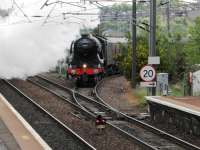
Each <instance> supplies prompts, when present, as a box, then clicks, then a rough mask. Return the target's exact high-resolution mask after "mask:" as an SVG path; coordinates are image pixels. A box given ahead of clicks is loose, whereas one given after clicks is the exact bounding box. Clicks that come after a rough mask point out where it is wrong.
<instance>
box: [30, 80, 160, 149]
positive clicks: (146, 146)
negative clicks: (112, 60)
mask: <svg viewBox="0 0 200 150" xmlns="http://www.w3.org/2000/svg"><path fill="white" fill-rule="evenodd" d="M36 77H38V78H40V79H42V80H45V81H47V82H49V83H50V84H53V85H55V86H57V87H59V88H61V89H64V90H66V91H67V92H70V93H71V94H72V96H73V99H74V101H75V102H76V103H77V105H78V108H79V109H81V110H83V111H84V112H85V113H87V115H89V116H90V117H92V118H93V119H95V118H96V115H95V114H93V113H91V112H90V111H88V110H87V109H86V108H85V107H84V106H82V105H81V104H80V103H79V100H78V98H77V97H81V98H84V99H85V100H87V99H90V100H89V101H92V102H94V103H98V104H100V105H102V106H104V107H105V108H107V109H110V108H109V107H107V106H106V105H104V104H101V103H99V102H97V101H95V100H93V99H91V98H88V97H85V96H84V95H82V94H80V93H78V92H77V91H75V90H72V89H70V88H67V87H64V86H62V85H60V84H57V83H56V82H54V81H51V80H49V79H47V78H46V77H42V76H36ZM28 80H29V81H31V82H32V83H34V84H36V85H38V86H40V87H42V88H45V89H46V90H48V91H49V92H51V93H52V94H56V96H58V97H60V98H61V99H63V100H65V99H66V98H64V97H62V96H60V95H59V94H57V93H56V92H54V91H52V90H49V89H48V88H46V87H44V86H42V85H40V84H39V83H35V82H33V81H32V80H30V79H28ZM77 105H76V106H77ZM106 123H107V124H108V125H109V126H111V127H113V128H114V129H115V130H117V131H118V132H120V133H122V134H123V135H125V136H126V137H128V138H131V139H132V140H134V142H136V144H138V145H139V146H140V147H142V148H143V149H148V150H158V149H157V148H156V147H155V146H152V145H150V144H148V143H146V142H144V141H143V140H141V139H139V138H137V137H135V136H134V135H132V134H130V133H128V132H126V131H124V130H122V129H120V128H119V127H117V126H116V125H114V124H112V123H110V122H106Z"/></svg>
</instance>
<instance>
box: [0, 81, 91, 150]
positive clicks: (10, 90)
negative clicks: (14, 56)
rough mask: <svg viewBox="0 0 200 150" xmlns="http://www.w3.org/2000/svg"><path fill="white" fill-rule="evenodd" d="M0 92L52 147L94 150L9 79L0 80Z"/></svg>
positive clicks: (61, 149)
mask: <svg viewBox="0 0 200 150" xmlns="http://www.w3.org/2000/svg"><path fill="white" fill-rule="evenodd" d="M0 92H1V93H2V94H3V95H4V96H5V97H6V98H7V100H8V101H9V102H10V103H11V104H12V105H13V106H14V108H15V109H16V110H17V111H18V112H19V113H20V114H21V115H22V116H23V117H24V118H25V119H26V120H27V121H28V122H29V124H30V125H31V126H32V127H33V128H34V129H35V130H36V131H37V132H38V133H39V135H40V136H41V137H42V138H43V139H44V140H45V141H46V142H47V143H48V144H49V146H50V147H51V148H52V149H57V150H59V149H60V150H63V149H67V150H88V149H91V150H95V148H94V147H93V146H91V145H90V144H89V143H87V142H86V141H85V140H84V139H82V138H81V137H80V136H79V135H77V134H76V133H75V132H74V131H72V130H71V129H70V128H69V127H67V126H66V125H65V124H63V123H62V122H61V121H60V120H59V119H57V118H56V117H54V116H53V115H52V114H51V113H49V112H48V111H47V110H46V109H45V108H43V107H41V106H40V105H39V104H37V103H36V102H35V101H34V100H33V99H31V98H29V97H28V96H26V95H25V94H24V93H22V92H21V91H20V90H19V89H18V88H16V87H15V86H14V85H13V84H11V83H10V82H9V81H6V80H0Z"/></svg>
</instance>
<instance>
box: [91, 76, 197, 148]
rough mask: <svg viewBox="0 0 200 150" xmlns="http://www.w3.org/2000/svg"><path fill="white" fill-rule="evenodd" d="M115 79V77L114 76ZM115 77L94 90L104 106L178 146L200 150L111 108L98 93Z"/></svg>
mask: <svg viewBox="0 0 200 150" xmlns="http://www.w3.org/2000/svg"><path fill="white" fill-rule="evenodd" d="M114 77H115V76H114ZM114 77H108V78H105V79H103V80H102V81H101V82H99V83H98V84H97V85H96V86H95V88H94V92H95V95H96V98H97V99H98V100H99V101H101V102H102V103H103V104H104V105H106V106H108V107H109V108H111V109H112V110H113V111H115V112H116V113H119V114H120V115H122V116H124V117H125V118H127V119H128V120H129V121H131V122H133V123H136V124H138V125H140V126H141V127H143V128H146V129H150V130H151V131H152V132H154V133H155V134H158V135H162V136H163V137H165V138H166V139H169V140H171V141H174V142H175V143H176V144H178V145H180V146H183V147H185V148H187V149H191V150H200V147H198V146H196V145H194V144H191V143H189V142H187V141H185V140H182V139H180V138H178V137H176V136H173V135H171V134H169V133H167V132H165V131H162V130H160V129H158V128H156V127H154V126H151V125H149V124H147V123H144V122H142V121H140V120H138V119H135V118H133V117H130V116H128V115H126V114H124V113H123V112H120V111H119V110H117V109H115V108H113V107H112V106H110V105H109V104H108V103H106V102H105V101H104V100H103V99H102V98H101V97H100V95H99V92H98V88H99V86H100V85H101V84H102V83H103V82H105V81H106V80H108V79H110V78H114Z"/></svg>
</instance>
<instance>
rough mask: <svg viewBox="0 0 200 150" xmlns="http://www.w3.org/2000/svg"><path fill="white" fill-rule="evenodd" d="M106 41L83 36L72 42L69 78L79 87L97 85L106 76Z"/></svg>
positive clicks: (86, 35)
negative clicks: (81, 85)
mask: <svg viewBox="0 0 200 150" xmlns="http://www.w3.org/2000/svg"><path fill="white" fill-rule="evenodd" d="M105 48H106V40H105V39H103V38H100V37H95V36H93V35H91V34H83V35H81V37H80V38H79V39H77V40H75V41H73V42H72V44H71V48H70V56H69V66H68V68H67V76H68V78H71V79H73V80H75V82H76V84H77V85H80V84H83V83H84V84H91V83H92V84H96V83H97V82H98V81H99V80H101V78H102V77H103V75H104V73H105V72H104V66H105V56H104V54H105V51H106V50H105Z"/></svg>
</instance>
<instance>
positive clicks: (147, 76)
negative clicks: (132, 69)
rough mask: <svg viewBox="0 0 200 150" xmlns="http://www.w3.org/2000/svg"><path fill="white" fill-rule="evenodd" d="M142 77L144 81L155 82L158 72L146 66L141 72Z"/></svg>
mask: <svg viewBox="0 0 200 150" xmlns="http://www.w3.org/2000/svg"><path fill="white" fill-rule="evenodd" d="M140 77H141V79H142V80H143V81H146V82H148V81H153V80H154V79H155V77H156V70H155V69H154V67H152V66H150V65H146V66H144V67H143V68H142V69H141V70H140Z"/></svg>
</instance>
